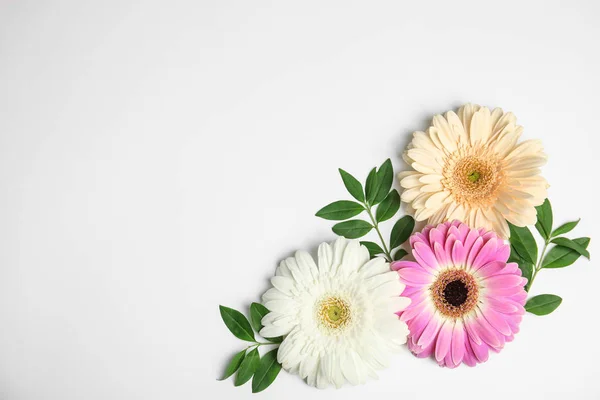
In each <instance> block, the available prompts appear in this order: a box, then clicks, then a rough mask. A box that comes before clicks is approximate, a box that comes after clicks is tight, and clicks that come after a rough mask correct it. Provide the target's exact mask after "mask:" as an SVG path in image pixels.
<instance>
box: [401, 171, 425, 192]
mask: <svg viewBox="0 0 600 400" xmlns="http://www.w3.org/2000/svg"><path fill="white" fill-rule="evenodd" d="M423 176H428V175H422V174H419V173H417V174H413V175H409V176H407V177H405V178H403V179H402V180H401V181H400V186H402V187H403V188H404V189H411V188H414V187H419V186H423V182H421V180H420V179H421V177H423Z"/></svg>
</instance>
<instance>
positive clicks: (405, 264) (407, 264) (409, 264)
mask: <svg viewBox="0 0 600 400" xmlns="http://www.w3.org/2000/svg"><path fill="white" fill-rule="evenodd" d="M390 268H391V269H392V270H394V271H398V270H399V269H401V268H421V266H420V265H419V264H417V263H416V262H414V261H394V262H393V263H391V264H390Z"/></svg>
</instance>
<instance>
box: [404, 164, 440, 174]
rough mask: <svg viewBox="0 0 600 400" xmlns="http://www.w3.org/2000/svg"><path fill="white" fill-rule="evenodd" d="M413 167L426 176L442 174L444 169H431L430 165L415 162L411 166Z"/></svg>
mask: <svg viewBox="0 0 600 400" xmlns="http://www.w3.org/2000/svg"><path fill="white" fill-rule="evenodd" d="M411 166H412V167H413V168H414V169H416V170H417V171H419V172H422V173H424V174H439V173H441V172H442V167H441V166H439V165H438V166H437V167H431V166H428V165H423V164H419V163H417V162H414V163H412V164H411Z"/></svg>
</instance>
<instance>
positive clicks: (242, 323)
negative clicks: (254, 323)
mask: <svg viewBox="0 0 600 400" xmlns="http://www.w3.org/2000/svg"><path fill="white" fill-rule="evenodd" d="M219 311H220V312H221V318H223V322H225V325H226V326H227V328H229V330H230V331H231V333H233V335H234V336H235V337H237V338H238V339H242V340H245V341H247V342H254V332H253V331H252V327H251V326H250V322H248V320H247V319H246V317H244V314H242V313H241V312H239V311H237V310H234V309H233V308H229V307H225V306H219Z"/></svg>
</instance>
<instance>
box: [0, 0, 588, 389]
mask: <svg viewBox="0 0 600 400" xmlns="http://www.w3.org/2000/svg"><path fill="white" fill-rule="evenodd" d="M0 4H1V5H0V191H1V195H0V399H2V400H13V399H32V400H33V399H35V400H38V399H57V400H59V399H60V400H71V399H86V400H87V399H90V400H93V399H195V400H198V399H238V398H239V399H242V398H262V399H284V398H285V399H304V398H307V397H310V398H311V399H314V400H317V399H364V398H365V397H367V396H368V397H369V398H383V399H388V398H389V399H392V398H393V399H416V398H419V399H434V398H435V399H461V400H468V399H507V398H519V399H520V398H527V399H542V398H544V399H564V398H567V397H570V398H576V399H598V398H600V379H599V373H600V367H599V366H598V365H599V364H598V359H599V358H600V347H599V346H598V337H599V336H598V335H599V333H598V328H599V323H598V298H599V294H598V285H599V283H600V267H599V266H598V265H597V263H596V261H595V260H597V259H598V258H597V257H600V248H598V246H597V243H598V241H599V240H600V238H599V237H598V233H597V231H595V229H594V228H595V227H596V226H598V225H599V224H600V220H599V217H598V216H599V215H600V214H599V213H598V212H597V207H598V197H597V195H598V190H597V188H596V185H597V183H598V172H599V171H600V168H599V166H600V165H599V162H600V161H599V160H600V157H599V156H598V146H599V145H600V140H599V139H598V137H599V135H600V132H599V125H600V124H599V119H598V115H599V110H600V100H599V98H598V93H599V92H600V78H599V74H598V71H600V58H599V55H600V51H599V46H598V40H599V39H600V25H598V22H597V21H598V19H599V17H600V6H599V3H598V2H595V1H592V0H590V1H572V0H571V1H560V2H559V1H538V2H525V1H498V2H493V3H492V2H483V1H441V0H440V1H436V2H424V1H411V2H401V1H389V2H382V1H364V2H355V1H348V0H345V1H339V2H331V1H308V0H303V1H295V2H289V1H288V2H267V1H216V0H215V1H189V2H179V1H162V2H156V1H155V2H142V1H118V2H116V1H115V2H106V1H98V2H95V3H88V2H81V1H39V2H33V1H10V0H2V1H1V2H0ZM467 101H471V102H476V103H480V104H483V105H487V106H490V107H496V106H500V107H503V108H504V109H505V110H510V111H513V112H515V114H516V115H517V117H518V118H519V122H520V123H521V124H522V125H523V126H524V127H525V134H524V137H525V138H541V139H542V140H543V141H544V144H545V147H546V150H547V152H548V154H549V156H550V161H549V164H548V166H547V167H546V168H545V169H544V175H545V176H546V177H547V179H548V180H549V182H550V184H551V185H552V187H551V189H550V198H551V200H552V203H553V205H554V209H555V215H556V216H555V220H557V222H559V223H562V222H565V221H567V220H572V219H576V218H578V217H582V218H583V219H582V222H581V223H580V225H579V226H578V227H577V228H576V231H574V232H573V235H574V236H592V237H593V240H592V244H591V247H590V250H591V253H592V262H587V261H586V260H583V259H581V260H580V261H579V262H578V263H577V264H576V265H574V266H572V267H569V268H566V269H562V270H551V271H544V272H542V273H541V275H540V276H539V277H538V279H537V280H536V282H535V285H534V287H533V293H534V294H536V293H556V294H559V295H561V296H562V297H563V298H564V302H563V304H562V305H561V307H560V308H559V309H558V310H557V311H556V312H555V313H554V314H552V315H550V316H547V317H536V316H533V315H531V314H529V315H527V316H526V317H525V319H524V321H523V323H522V325H521V328H522V330H521V332H520V333H519V334H518V335H517V337H516V340H515V341H514V342H513V343H510V344H508V345H507V346H506V348H505V350H504V351H503V352H502V353H501V354H499V355H493V356H492V357H491V359H490V361H489V362H488V363H486V364H483V365H480V366H478V367H476V368H468V367H461V368H458V369H456V370H447V369H442V368H439V367H438V366H437V365H436V364H435V363H434V362H432V361H429V360H420V359H416V358H413V357H412V356H411V355H410V354H409V352H408V351H404V352H403V353H402V354H399V355H398V356H397V357H396V358H395V359H394V361H393V364H392V366H391V367H390V368H389V369H387V370H385V371H383V372H382V373H381V374H380V379H379V381H372V382H369V383H368V384H367V385H364V386H360V387H357V388H344V389H342V390H339V391H335V390H333V389H331V390H326V391H319V390H317V389H313V388H310V387H308V386H307V385H305V384H304V383H303V382H302V381H301V380H300V379H299V378H298V377H296V376H292V375H289V374H287V373H283V372H282V373H281V374H280V376H279V378H278V379H277V380H276V381H275V383H274V384H273V385H272V386H271V387H270V388H269V389H268V390H267V391H265V392H263V393H262V394H260V395H255V396H254V397H253V396H252V395H251V394H250V385H249V384H248V385H246V386H244V387H241V388H234V387H233V383H232V381H231V380H229V381H226V382H217V381H216V379H217V378H218V377H219V376H220V375H221V373H222V370H223V368H224V366H225V363H226V361H227V360H228V358H229V357H230V356H231V355H232V354H234V353H235V352H237V351H239V350H240V349H241V348H242V346H243V343H241V342H240V341H239V340H237V339H235V338H234V337H233V336H232V335H231V334H229V332H228V331H227V329H226V328H225V326H224V325H223V323H222V322H221V319H220V316H219V312H218V305H219V304H224V305H228V306H231V307H235V308H239V309H245V308H246V307H247V306H248V305H249V304H250V303H251V302H252V301H257V300H259V298H260V297H259V296H260V295H261V294H262V293H263V292H264V291H265V290H266V289H267V287H268V281H267V280H268V278H269V277H270V276H271V275H272V274H273V272H274V270H275V267H276V265H277V263H278V261H279V260H280V259H281V258H283V257H286V256H288V255H290V254H291V253H292V252H293V251H294V250H296V249H309V250H311V249H314V248H315V246H316V245H317V244H318V243H319V242H322V241H325V240H327V241H329V240H333V239H334V235H333V233H332V232H331V231H330V226H331V223H330V222H329V221H324V220H319V219H318V218H316V217H314V213H315V212H316V211H317V210H318V209H319V208H320V207H322V206H323V205H325V204H327V203H329V202H331V201H334V200H338V199H342V198H347V197H348V195H347V194H346V193H345V190H344V188H343V186H342V184H341V181H340V179H339V176H338V174H337V168H338V167H343V168H345V169H347V170H348V171H350V172H352V173H354V174H356V175H357V176H358V177H360V178H361V179H364V178H365V177H366V174H367V172H368V170H369V169H370V168H371V167H372V166H375V165H376V164H377V165H378V164H380V163H381V162H382V161H383V160H385V159H386V158H387V157H391V158H392V160H393V162H394V165H395V167H396V169H400V168H401V167H402V164H401V162H400V158H399V154H400V153H401V151H402V150H403V148H404V146H405V145H406V143H407V142H408V141H409V138H410V133H411V132H412V131H414V130H422V129H425V128H426V127H427V126H428V123H429V121H430V120H431V117H432V115H434V114H436V113H441V112H444V111H446V110H449V109H455V108H457V107H458V106H460V105H461V104H462V103H464V102H467ZM387 225H391V223H388V224H387ZM384 229H386V230H389V226H386V227H385V228H384Z"/></svg>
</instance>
